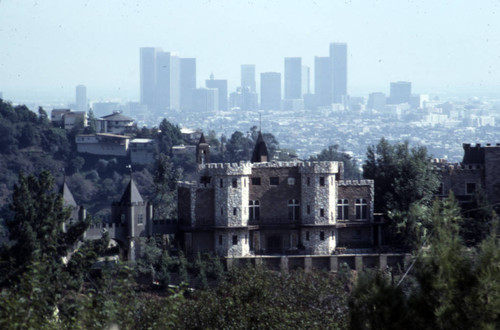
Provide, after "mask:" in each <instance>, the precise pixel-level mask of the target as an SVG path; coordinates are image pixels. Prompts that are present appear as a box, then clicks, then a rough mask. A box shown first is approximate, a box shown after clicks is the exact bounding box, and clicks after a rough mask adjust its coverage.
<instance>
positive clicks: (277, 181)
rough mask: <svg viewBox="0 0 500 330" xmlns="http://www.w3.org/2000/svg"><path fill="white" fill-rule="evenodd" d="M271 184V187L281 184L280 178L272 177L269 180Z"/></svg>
mask: <svg viewBox="0 0 500 330" xmlns="http://www.w3.org/2000/svg"><path fill="white" fill-rule="evenodd" d="M269 184H270V185H271V186H277V185H279V184H280V178H279V177H277V176H272V177H270V178H269Z"/></svg>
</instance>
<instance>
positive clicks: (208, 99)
mask: <svg viewBox="0 0 500 330" xmlns="http://www.w3.org/2000/svg"><path fill="white" fill-rule="evenodd" d="M217 94H218V90H217V89H216V88H196V89H194V90H193V107H194V110H195V111H197V112H212V111H216V110H217V108H218V107H219V106H218V102H217V99H218V95H217Z"/></svg>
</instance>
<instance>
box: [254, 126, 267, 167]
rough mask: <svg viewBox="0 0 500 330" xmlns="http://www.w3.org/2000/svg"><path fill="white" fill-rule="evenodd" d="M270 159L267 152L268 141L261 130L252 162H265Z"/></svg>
mask: <svg viewBox="0 0 500 330" xmlns="http://www.w3.org/2000/svg"><path fill="white" fill-rule="evenodd" d="M268 161H269V153H268V152H267V146H266V142H265V141H264V138H263V137H262V132H261V131H259V136H258V137H257V141H256V142H255V148H254V149H253V153H252V159H251V162H252V163H265V162H268Z"/></svg>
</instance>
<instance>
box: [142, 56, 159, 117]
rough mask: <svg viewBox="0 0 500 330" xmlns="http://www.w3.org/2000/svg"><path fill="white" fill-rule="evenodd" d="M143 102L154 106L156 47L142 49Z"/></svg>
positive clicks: (151, 106) (150, 106) (149, 106)
mask: <svg viewBox="0 0 500 330" xmlns="http://www.w3.org/2000/svg"><path fill="white" fill-rule="evenodd" d="M140 75H141V78H140V84H141V103H142V104H145V105H147V106H148V108H150V109H152V108H154V103H155V94H156V92H155V90H156V48H153V47H142V48H141V49H140Z"/></svg>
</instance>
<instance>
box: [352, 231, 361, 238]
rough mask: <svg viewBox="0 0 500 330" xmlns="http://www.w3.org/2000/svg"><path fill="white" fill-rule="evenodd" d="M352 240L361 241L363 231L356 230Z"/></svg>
mask: <svg viewBox="0 0 500 330" xmlns="http://www.w3.org/2000/svg"><path fill="white" fill-rule="evenodd" d="M352 238H354V239H361V230H359V229H356V230H355V231H354V232H353V233H352Z"/></svg>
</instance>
